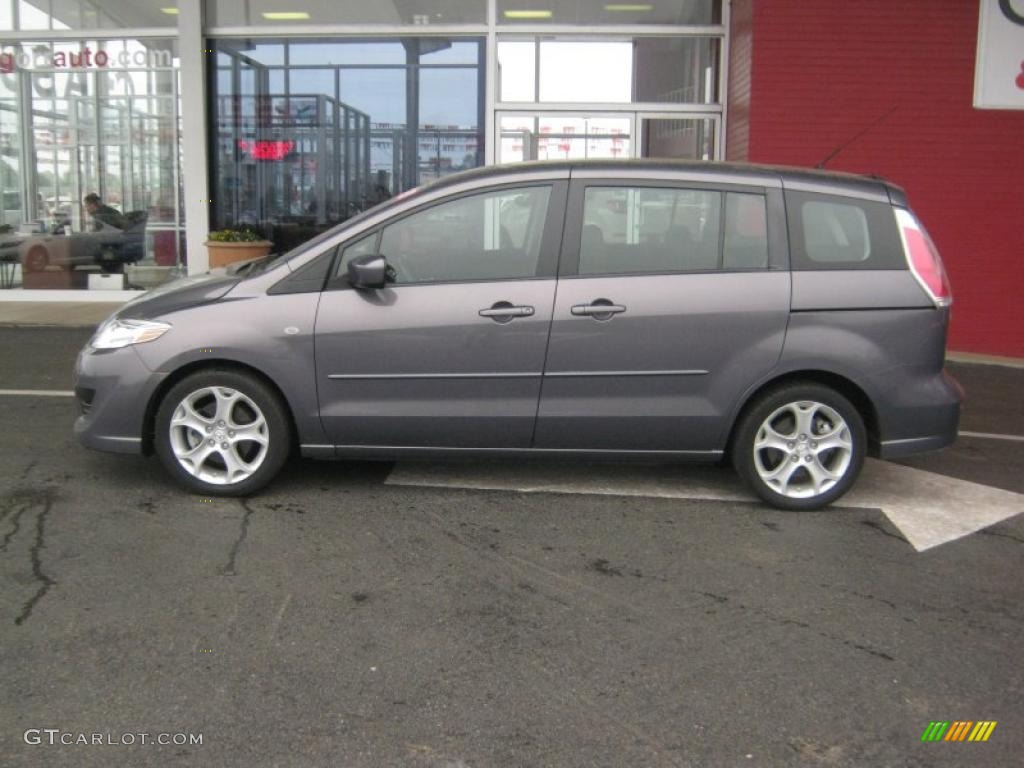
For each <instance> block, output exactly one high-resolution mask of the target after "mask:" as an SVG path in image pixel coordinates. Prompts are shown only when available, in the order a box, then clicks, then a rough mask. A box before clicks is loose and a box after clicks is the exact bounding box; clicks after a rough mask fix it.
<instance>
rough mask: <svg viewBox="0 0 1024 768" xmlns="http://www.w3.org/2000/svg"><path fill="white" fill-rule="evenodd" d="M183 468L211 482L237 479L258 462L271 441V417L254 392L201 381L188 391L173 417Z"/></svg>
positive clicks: (176, 452)
mask: <svg viewBox="0 0 1024 768" xmlns="http://www.w3.org/2000/svg"><path fill="white" fill-rule="evenodd" d="M169 431H170V434H169V437H170V444H171V450H172V451H173V452H174V456H175V458H176V459H177V461H178V463H179V464H180V465H181V466H182V468H183V469H184V470H185V471H186V472H188V473H189V474H190V475H192V476H193V477H196V478H198V479H199V480H202V481H204V482H207V483H211V484H213V485H233V484H235V483H240V482H242V481H243V480H246V479H248V478H249V477H251V476H252V475H253V474H254V473H255V472H256V470H258V469H259V468H260V465H261V464H262V463H263V461H264V459H265V458H266V457H267V451H268V449H269V446H270V431H269V429H268V426H267V420H266V418H265V417H264V415H263V412H262V411H261V410H260V408H259V406H257V405H256V403H255V402H254V401H253V400H252V398H250V397H248V396H247V395H245V394H243V393H241V392H239V391H238V390H236V389H232V388H231V387H203V388H202V389H197V390H195V391H194V392H192V393H191V394H189V395H187V396H186V397H184V398H183V399H182V400H181V401H180V402H179V403H178V405H177V406H176V407H175V409H174V413H173V415H172V416H171V422H170V430H169Z"/></svg>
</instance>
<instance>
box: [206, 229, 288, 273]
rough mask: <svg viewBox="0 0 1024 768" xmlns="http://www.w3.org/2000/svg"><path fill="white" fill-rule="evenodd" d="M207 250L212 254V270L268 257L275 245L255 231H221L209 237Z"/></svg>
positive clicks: (212, 233)
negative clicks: (237, 262) (238, 262)
mask: <svg viewBox="0 0 1024 768" xmlns="http://www.w3.org/2000/svg"><path fill="white" fill-rule="evenodd" d="M205 245H206V250H207V252H208V253H209V254H210V268H211V269H214V268H215V267H225V266H227V265H228V264H234V263H235V262H236V261H248V260H249V259H257V258H259V257H260V256H266V255H267V254H268V253H270V249H271V248H273V246H274V244H273V243H272V242H270V241H269V240H265V239H263V237H262V236H261V235H260V233H259V232H257V231H256V230H254V229H249V228H241V229H219V230H217V231H216V232H211V233H210V234H209V235H207V240H206V243H205Z"/></svg>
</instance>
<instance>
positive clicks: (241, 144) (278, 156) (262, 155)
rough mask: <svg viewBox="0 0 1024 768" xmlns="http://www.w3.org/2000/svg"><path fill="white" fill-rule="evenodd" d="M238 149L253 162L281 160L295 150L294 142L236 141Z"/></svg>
mask: <svg viewBox="0 0 1024 768" xmlns="http://www.w3.org/2000/svg"><path fill="white" fill-rule="evenodd" d="M238 148H239V149H240V150H242V151H243V152H245V153H246V154H248V155H249V156H250V157H252V159H253V160H283V159H284V158H285V156H286V155H287V154H288V153H289V152H291V151H292V149H294V148H295V142H294V141H247V140H245V139H239V140H238Z"/></svg>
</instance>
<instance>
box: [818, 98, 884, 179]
mask: <svg viewBox="0 0 1024 768" xmlns="http://www.w3.org/2000/svg"><path fill="white" fill-rule="evenodd" d="M897 109H899V104H896V105H894V106H893V108H892V109H890V110H889V111H888V112H886V113H885V114H884V115H882V116H881V117H879V118H878V119H877V120H875V121H874V122H873V123H870V124H869V125H868V126H867V128H865V129H864V130H863V131H861V132H860V133H858V134H857V135H856V136H854V137H853V138H852V139H849V140H848V141H845V142H843V143H842V144H840V145H839V146H838V147H836V148H835V150H833V151H832V153H831V154H830V155H829V156H828V157H826V158H825V159H824V160H822V161H821V162H820V163H818V164H817V165H816V166H814V167H815V168H817V169H818V170H823V169H824V168H825V164H826V163H827V162H828V161H829V160H831V159H832V158H833V157H835V156H836V155H838V154H839V153H840V152H842V151H843V150H844V149H846V148H847V147H848V146H850V145H851V144H853V142H855V141H857V139H859V138H860V137H861V136H863V135H864V134H866V133H867V132H868V131H870V130H871V129H873V128H875V127H877V126H879V125H881V124H882V123H884V122H885V121H886V119H888V117H889V115H891V114H892V113H893V112H895V111H896V110H897Z"/></svg>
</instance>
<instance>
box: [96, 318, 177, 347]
mask: <svg viewBox="0 0 1024 768" xmlns="http://www.w3.org/2000/svg"><path fill="white" fill-rule="evenodd" d="M169 330H171V325H170V323H160V322H157V321H156V320H120V319H118V318H116V317H112V318H110V319H109V320H107V322H105V323H104V324H103V325H101V326H100V327H99V330H98V331H96V335H95V336H93V337H92V341H90V342H89V344H90V346H91V347H92V348H93V349H119V348H121V347H127V346H128V345H129V344H145V343H146V342H147V341H153V340H154V339H159V338H160V337H161V336H163V335H164V334H165V333H167V332H168V331H169Z"/></svg>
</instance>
